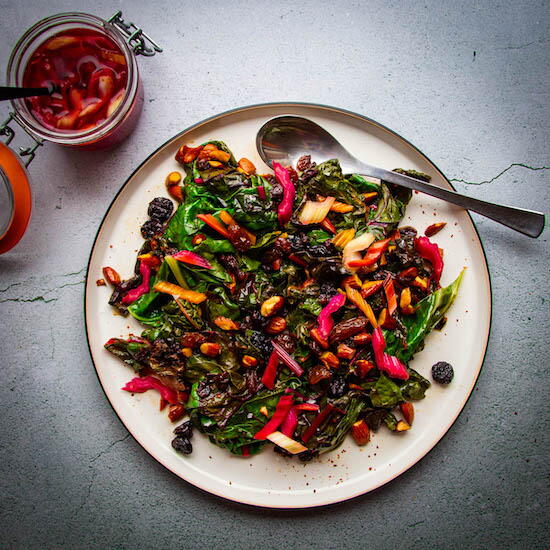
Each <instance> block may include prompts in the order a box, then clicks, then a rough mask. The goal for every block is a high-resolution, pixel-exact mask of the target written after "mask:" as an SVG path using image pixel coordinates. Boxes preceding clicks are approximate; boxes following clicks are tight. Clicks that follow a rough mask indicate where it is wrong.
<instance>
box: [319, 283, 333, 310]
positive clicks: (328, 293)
mask: <svg viewBox="0 0 550 550" xmlns="http://www.w3.org/2000/svg"><path fill="white" fill-rule="evenodd" d="M335 294H336V286H334V283H332V282H329V281H326V282H324V283H322V284H321V286H320V287H319V296H318V297H317V299H318V300H319V303H320V304H321V305H322V306H326V305H327V304H328V303H329V301H330V300H331V298H333V297H334V295H335Z"/></svg>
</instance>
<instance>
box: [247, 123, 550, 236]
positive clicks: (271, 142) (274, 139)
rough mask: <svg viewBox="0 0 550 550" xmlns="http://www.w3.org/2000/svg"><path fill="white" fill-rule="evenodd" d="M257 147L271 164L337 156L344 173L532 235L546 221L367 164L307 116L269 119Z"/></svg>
mask: <svg viewBox="0 0 550 550" xmlns="http://www.w3.org/2000/svg"><path fill="white" fill-rule="evenodd" d="M256 147H257V149H258V153H259V155H260V157H261V158H262V160H263V161H264V162H265V163H266V164H267V165H269V166H272V165H273V162H278V163H280V164H282V165H283V166H288V165H295V164H296V162H297V161H298V159H299V158H300V157H301V156H302V155H310V156H311V159H312V160H314V161H315V162H317V163H320V162H323V161H325V160H329V159H338V160H339V161H340V165H341V167H342V171H343V172H344V173H347V174H349V173H356V174H362V175H365V176H369V177H373V178H377V179H380V180H384V181H386V182H389V183H394V184H396V185H401V186H403V187H406V188H408V189H413V190H415V191H420V192H422V193H426V194H427V195H431V196H433V197H437V198H438V199H442V200H444V201H447V202H450V203H452V204H456V205H458V206H461V207H462V208H465V209H466V210H471V211H473V212H476V213H478V214H481V215H482V216H486V217H487V218H490V219H492V220H494V221H496V222H498V223H501V224H503V225H506V226H507V227H510V228H511V229H514V230H515V231H519V232H520V233H523V234H524V235H528V236H529V237H534V238H536V237H538V236H539V235H540V234H541V233H542V231H543V229H544V223H545V216H544V214H543V213H542V212H535V211H533V210H525V209H523V208H515V207H512V206H503V205H499V204H494V203H490V202H486V201H482V200H479V199H475V198H473V197H468V196H466V195H461V194H460V193H456V192H455V191H450V190H448V189H443V188H442V187H438V186H436V185H432V184H431V183H427V182H425V181H422V180H419V179H416V178H411V177H409V176H406V175H404V174H398V173H397V172H392V171H390V170H385V169H383V168H379V167H377V166H373V165H371V164H366V163H364V162H362V161H360V160H359V159H357V158H355V157H354V156H353V155H352V154H350V153H349V152H348V151H347V150H346V149H345V148H344V146H343V145H342V144H340V142H338V141H337V140H336V138H334V136H333V135H332V134H330V133H329V132H327V131H326V130H325V129H324V128H322V127H321V126H319V125H318V124H316V123H315V122H313V121H312V120H309V119H307V118H303V117H299V116H292V115H285V116H279V117H275V118H272V119H271V120H268V121H267V122H266V123H265V124H264V125H263V126H262V127H261V128H260V129H259V130H258V134H257V135H256Z"/></svg>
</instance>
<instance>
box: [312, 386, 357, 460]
mask: <svg viewBox="0 0 550 550" xmlns="http://www.w3.org/2000/svg"><path fill="white" fill-rule="evenodd" d="M334 405H336V406H337V407H338V408H340V409H342V410H344V411H345V412H346V414H344V415H343V416H341V417H340V420H338V422H336V423H333V422H332V421H330V419H329V421H328V422H326V423H325V424H324V425H322V426H321V428H320V429H319V430H318V433H317V434H316V435H314V436H313V437H312V438H311V439H310V440H309V442H308V444H307V447H308V448H309V449H310V450H318V451H319V453H321V454H322V453H326V452H328V451H332V450H333V449H336V448H337V447H339V446H340V445H341V444H342V441H344V438H345V437H346V434H347V433H348V432H349V430H350V428H351V426H352V425H353V423H354V422H356V421H357V418H358V417H359V414H360V413H361V411H362V410H363V409H364V408H365V406H366V404H365V401H364V400H363V399H362V398H361V397H359V396H351V397H350V396H349V395H346V396H344V397H343V398H341V399H339V400H338V401H336V402H335V403H334Z"/></svg>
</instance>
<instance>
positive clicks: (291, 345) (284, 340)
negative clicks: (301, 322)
mask: <svg viewBox="0 0 550 550" xmlns="http://www.w3.org/2000/svg"><path fill="white" fill-rule="evenodd" d="M273 341H274V342H276V343H277V344H279V345H280V346H281V347H282V348H283V349H284V350H285V351H286V352H287V353H291V354H292V353H294V352H295V351H296V344H295V342H294V337H293V336H292V334H290V332H289V331H288V330H285V331H283V332H280V333H279V334H277V336H275V337H274V338H273Z"/></svg>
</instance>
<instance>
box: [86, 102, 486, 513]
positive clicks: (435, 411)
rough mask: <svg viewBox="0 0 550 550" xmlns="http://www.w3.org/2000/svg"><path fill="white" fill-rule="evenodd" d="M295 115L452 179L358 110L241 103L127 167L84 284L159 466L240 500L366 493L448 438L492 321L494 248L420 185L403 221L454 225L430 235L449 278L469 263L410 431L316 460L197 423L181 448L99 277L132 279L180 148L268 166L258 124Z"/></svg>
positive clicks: (115, 390)
mask: <svg viewBox="0 0 550 550" xmlns="http://www.w3.org/2000/svg"><path fill="white" fill-rule="evenodd" d="M283 114H293V115H302V116H305V117H308V118H311V119H312V120H314V121H315V122H317V123H318V124H320V125H321V126H323V127H324V128H326V129H327V130H328V131H329V132H331V133H332V134H333V135H334V136H335V137H336V138H337V139H338V140H339V141H340V142H341V143H342V144H343V145H344V147H346V148H347V149H349V150H350V151H351V152H352V153H354V154H355V155H357V156H358V157H359V158H361V159H363V160H365V161H367V162H370V163H372V164H376V165H379V166H381V167H383V168H387V169H390V170H391V169H393V168H396V167H403V168H414V169H417V170H421V171H422V172H427V173H429V174H431V175H432V177H433V180H432V181H433V183H435V184H436V185H440V186H442V187H447V188H451V186H450V184H449V182H448V181H447V180H446V179H445V177H444V176H443V174H441V172H439V171H438V169H437V168H436V167H435V166H434V165H433V164H432V163H431V162H430V161H429V160H428V159H427V158H426V157H425V156H424V155H423V154H422V153H420V151H418V150H417V149H416V148H415V147H414V146H412V145H411V144H410V143H408V142H407V141H405V140H404V139H403V138H401V137H399V136H398V135H396V134H395V133H393V132H391V131H390V130H388V129H387V128H384V127H383V126H381V125H380V124H378V123H376V122H374V121H372V120H369V119H367V118H365V117H362V116H360V115H356V114H353V113H350V112H347V111H343V110H340V109H335V108H332V107H324V106H319V105H310V104H296V103H284V104H267V105H257V106H252V107H246V108H242V109H237V110H234V111H230V112H227V113H223V114H221V115H217V116H215V117H213V118H210V119H208V120H206V121H204V122H200V123H198V124H196V125H194V126H191V127H190V128H189V129H187V130H185V131H184V132H182V133H181V134H179V135H178V136H176V137H174V138H173V139H171V140H170V141H169V142H168V143H166V144H165V145H163V146H162V147H161V148H160V149H158V150H157V151H155V152H154V153H153V154H151V156H149V158H148V159H147V160H146V161H144V162H143V164H141V166H140V167H139V168H138V169H137V170H136V171H135V172H134V173H133V174H132V175H131V176H130V178H129V179H128V181H127V182H126V183H125V184H124V186H123V187H122V189H121V190H120V191H119V193H118V194H117V196H116V197H115V199H114V200H113V203H112V204H111V206H110V208H109V210H108V211H107V214H106V215H105V218H104V220H103V223H102V224H101V227H100V229H99V232H98V234H97V237H96V240H95V243H94V246H93V250H92V253H91V256H90V262H89V266H88V274H87V282H86V298H85V308H86V328H87V333H88V341H89V346H90V352H91V355H92V358H93V362H94V364H95V368H96V370H97V374H98V376H99V379H100V381H101V384H102V386H103V389H104V390H105V393H106V394H107V397H108V399H109V401H110V402H111V404H112V406H113V408H114V410H115V411H116V413H117V414H118V416H119V418H120V419H121V420H122V422H123V423H124V425H125V426H126V428H127V429H128V430H129V432H130V433H131V434H132V435H133V436H134V437H135V438H136V440H137V441H138V442H139V443H140V444H141V445H142V446H143V447H144V448H145V449H146V450H147V451H148V452H149V453H150V454H151V455H152V456H153V457H154V458H156V459H157V460H158V461H159V462H160V463H161V464H163V465H164V466H166V468H168V469H169V470H171V471H172V472H174V473H175V474H176V475H178V476H180V477H181V478H183V479H185V480H187V481H188V482H189V483H192V484H194V485H196V486H197V487H200V488H202V489H204V490H206V491H209V492H211V493H214V494H216V495H220V496H222V497H225V498H228V499H231V500H235V501H238V502H242V503H247V504H253V505H257V506H267V507H276V508H305V507H310V506H319V505H324V504H330V503H334V502H339V501H342V500H345V499H349V498H352V497H354V496H357V495H360V494H363V493H366V492H368V491H371V490H372V489H375V488H376V487H379V486H380V485H383V484H384V483H387V482H388V481H390V480H392V479H393V478H395V477H396V476H398V475H399V474H401V473H402V472H404V471H405V470H407V469H408V468H410V467H411V466H412V465H413V464H415V463H416V462H417V461H418V460H420V459H421V458H422V457H423V456H424V455H425V454H426V453H427V452H428V451H430V449H432V448H433V447H434V445H435V444H436V443H437V442H438V441H439V440H440V439H441V438H442V437H443V435H444V434H445V433H446V432H447V430H448V429H449V428H450V427H451V425H452V424H453V422H454V421H455V419H456V418H457V416H458V414H459V413H460V411H461V410H462V408H463V407H464V405H465V403H466V401H467V399H468V396H469V395H470V393H471V391H472V389H473V387H474V384H475V382H476V379H477V377H478V374H479V371H480V369H481V366H482V363H483V359H484V355H485V350H486V346H487V340H488V336H489V327H490V319H491V288H490V281H489V273H488V270H487V264H486V261H485V255H484V252H483V249H482V246H481V243H480V241H479V238H478V235H477V232H476V230H475V228H474V225H473V223H472V221H471V218H470V217H469V215H468V214H467V213H466V212H465V211H464V210H461V209H460V208H458V207H455V206H452V205H450V204H447V203H444V202H442V201H439V200H437V199H433V198H431V197H428V196H426V195H419V194H414V197H413V200H412V201H411V204H410V205H409V207H408V208H407V212H406V216H405V219H404V220H403V225H407V224H410V225H413V226H414V227H416V228H417V229H418V230H419V232H423V231H424V229H425V228H426V227H427V226H428V225H430V224H432V223H434V222H436V221H445V222H447V227H446V228H445V229H444V230H443V231H442V232H441V233H439V234H437V235H436V236H435V237H433V240H434V241H436V242H437V243H438V245H439V246H441V247H442V248H444V249H445V269H444V271H443V277H442V281H441V283H442V285H445V284H448V283H450V282H451V281H452V280H454V278H455V277H456V276H457V275H458V273H459V271H460V270H461V269H462V267H464V266H466V267H467V268H468V269H467V271H466V274H465V276H464V280H463V282H462V286H461V288H460V292H459V295H458V298H457V299H456V302H455V303H454V305H453V306H452V308H451V310H450V311H449V313H448V322H447V324H446V326H445V329H444V330H443V331H442V332H437V331H436V332H435V333H433V334H432V335H430V336H429V337H428V339H427V342H426V349H425V350H424V351H422V352H421V353H419V354H418V355H417V356H416V358H415V359H414V362H413V364H412V366H413V367H414V368H415V369H417V370H418V371H419V372H420V373H421V374H423V375H424V376H426V377H427V378H428V379H431V376H430V367H431V365H432V364H433V363H434V362H436V361H440V360H445V361H449V362H450V363H451V364H452V365H453V366H454V369H455V378H454V380H453V382H452V383H451V384H450V385H449V386H447V387H442V386H439V385H437V384H434V385H433V386H432V387H431V388H430V390H429V391H428V393H427V396H426V398H425V399H424V400H422V401H418V402H416V403H415V410H416V416H415V421H414V426H413V429H411V430H410V431H408V432H405V433H402V434H395V433H391V432H389V431H388V430H386V429H384V428H381V429H380V430H379V431H378V433H376V434H374V436H373V438H372V440H371V442H370V443H369V444H368V445H367V446H365V447H361V448H360V447H357V446H356V445H355V444H354V442H353V441H352V440H351V438H348V439H346V441H345V442H344V444H343V445H342V447H341V448H340V449H338V450H336V451H334V452H331V453H327V454H325V455H322V456H321V458H320V459H318V460H313V461H312V462H309V463H302V462H299V461H298V460H297V459H293V460H288V459H285V458H283V457H281V456H280V455H278V454H275V453H273V452H272V451H271V450H270V449H266V450H265V451H264V452H263V453H261V454H260V455H257V456H254V457H252V458H240V457H235V456H232V455H230V454H229V453H228V452H227V451H225V450H223V449H219V448H217V447H216V446H215V445H213V444H211V443H210V442H209V441H208V440H207V438H206V437H205V436H203V435H201V434H199V433H196V434H195V436H194V438H193V447H194V451H193V454H192V455H190V456H189V457H186V456H182V455H181V454H178V453H176V452H175V451H173V450H172V448H171V446H170V442H171V439H172V437H173V436H172V430H173V428H174V426H173V425H172V424H171V423H170V422H169V421H168V419H167V416H166V411H164V412H159V410H158V402H159V397H158V394H157V393H156V392H147V393H145V394H141V395H135V396H134V397H132V395H130V394H129V393H127V392H124V391H121V389H120V388H121V387H122V386H123V385H124V384H125V383H126V382H127V381H128V380H129V379H131V378H132V377H133V371H132V370H131V369H130V368H129V367H126V366H125V365H124V364H123V363H121V362H120V361H118V360H117V359H115V358H114V357H113V356H112V355H111V354H110V353H108V352H107V351H106V350H105V349H104V348H103V344H104V343H105V342H106V341H107V340H108V339H109V338H111V337H115V336H116V337H125V336H126V335H127V334H128V333H129V332H134V333H135V334H139V332H140V330H141V329H140V326H139V325H138V323H137V322H135V321H134V320H133V319H127V318H123V317H120V316H117V315H114V314H113V310H112V308H111V307H110V306H109V305H108V304H107V300H108V298H109V294H110V289H109V288H107V287H97V286H96V285H95V281H96V279H98V278H100V277H102V274H101V268H102V267H103V266H107V265H109V266H111V267H114V268H115V269H116V270H117V271H118V272H119V273H120V274H121V276H122V277H129V276H130V275H131V274H132V269H133V265H134V261H135V254H136V252H137V251H138V249H139V248H140V246H141V243H142V238H141V236H140V232H139V227H140V225H141V224H142V223H143V221H144V220H145V219H146V216H147V214H146V210H147V205H148V203H149V201H150V200H151V199H152V198H154V197H156V196H159V195H160V196H162V195H165V194H166V193H165V189H164V179H165V176H166V175H167V174H168V173H169V172H171V171H172V170H178V169H179V170H181V167H179V166H178V165H177V163H176V161H175V160H174V155H175V153H176V151H177V149H178V147H179V146H180V144H182V143H189V144H199V143H201V142H203V141H206V140H208V139H219V140H223V141H225V142H226V143H227V144H228V146H229V147H230V148H231V150H232V151H233V152H234V153H235V156H237V158H240V157H242V156H246V157H247V158H249V159H250V160H252V162H254V164H255V165H256V166H257V167H258V168H259V170H260V171H262V170H264V169H266V168H265V165H264V164H263V163H262V161H261V160H260V158H259V156H258V154H257V152H256V149H255V137H256V132H257V130H258V129H259V128H260V127H261V126H262V124H263V123H264V122H265V121H266V120H267V119H269V118H271V117H273V116H277V115H283Z"/></svg>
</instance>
